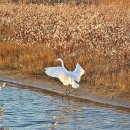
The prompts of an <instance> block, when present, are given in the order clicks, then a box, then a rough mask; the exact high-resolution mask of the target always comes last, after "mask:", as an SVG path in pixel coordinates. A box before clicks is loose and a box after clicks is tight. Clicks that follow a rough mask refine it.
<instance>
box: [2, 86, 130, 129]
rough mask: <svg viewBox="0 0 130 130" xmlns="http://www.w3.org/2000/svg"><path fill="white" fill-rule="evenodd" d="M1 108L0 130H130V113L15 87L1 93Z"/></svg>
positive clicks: (7, 88) (5, 89)
mask: <svg viewBox="0 0 130 130" xmlns="http://www.w3.org/2000/svg"><path fill="white" fill-rule="evenodd" d="M0 107H1V108H4V109H5V110H4V111H3V112H1V113H0V128H8V129H9V130H36V129H38V130H48V129H49V128H48V124H54V122H55V121H58V128H56V129H55V130H130V112H127V111H121V110H116V109H114V108H105V107H99V106H95V105H94V104H92V103H81V102H74V101H69V102H68V101H67V100H64V101H62V99H61V98H60V97H52V96H49V95H45V94H43V93H41V94H40V93H36V92H33V91H28V90H21V89H17V88H12V87H6V88H4V89H3V90H1V91H0ZM53 116H56V119H55V120H54V119H53Z"/></svg>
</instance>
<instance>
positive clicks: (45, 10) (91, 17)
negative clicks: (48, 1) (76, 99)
mask: <svg viewBox="0 0 130 130" xmlns="http://www.w3.org/2000/svg"><path fill="white" fill-rule="evenodd" d="M129 34H130V19H129V15H128V8H127V7H126V6H125V5H122V4H118V5H116V4H110V5H103V4H102V5H100V6H98V7H96V6H91V7H90V6H84V5H80V6H72V5H65V4H64V5H63V4H61V5H55V6H49V5H22V4H20V5H14V4H1V5H0V68H1V69H12V70H18V71H19V72H22V73H27V74H31V75H32V74H33V75H34V74H35V75H36V74H39V75H42V74H43V69H44V67H48V66H54V65H56V64H57V63H56V62H55V59H56V58H58V57H61V58H63V59H64V61H65V63H67V64H66V67H67V68H68V69H71V70H73V69H74V67H75V64H76V63H77V62H78V63H80V64H81V66H82V67H83V68H84V69H85V71H86V73H85V76H84V77H83V80H84V82H88V83H91V84H94V85H98V86H100V85H104V86H109V87H118V88H120V89H121V90H123V91H128V90H129V89H130V35H129Z"/></svg>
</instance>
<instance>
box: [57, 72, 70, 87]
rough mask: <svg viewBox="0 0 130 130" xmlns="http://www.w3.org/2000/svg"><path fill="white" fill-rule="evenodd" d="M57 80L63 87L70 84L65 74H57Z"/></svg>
mask: <svg viewBox="0 0 130 130" xmlns="http://www.w3.org/2000/svg"><path fill="white" fill-rule="evenodd" d="M59 79H60V81H61V82H62V83H63V84H64V85H69V84H70V82H71V81H70V79H69V76H68V75H67V73H66V72H61V73H60V74H59Z"/></svg>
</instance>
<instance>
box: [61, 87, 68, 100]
mask: <svg viewBox="0 0 130 130" xmlns="http://www.w3.org/2000/svg"><path fill="white" fill-rule="evenodd" d="M67 95H68V87H67V88H65V93H63V95H62V100H63V99H64V97H65V96H67Z"/></svg>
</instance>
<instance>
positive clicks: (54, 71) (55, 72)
mask: <svg viewBox="0 0 130 130" xmlns="http://www.w3.org/2000/svg"><path fill="white" fill-rule="evenodd" d="M64 71H65V70H64V69H63V67H48V68H45V73H46V74H47V75H48V76H51V77H54V78H59V75H60V73H61V72H64Z"/></svg>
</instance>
